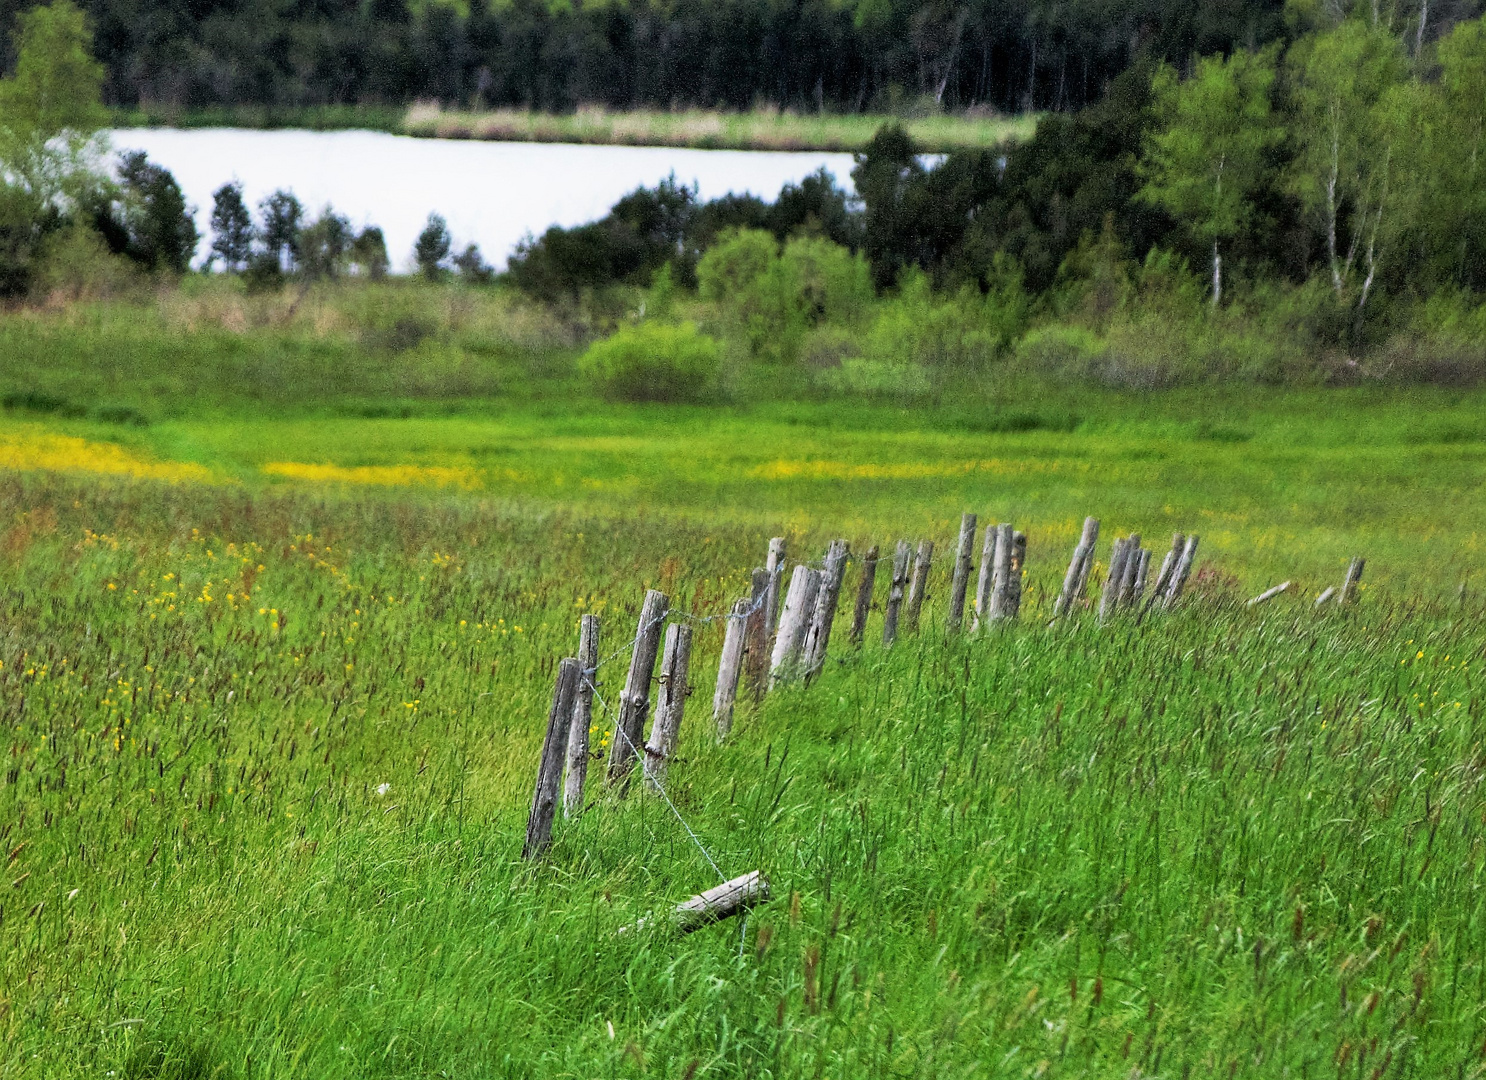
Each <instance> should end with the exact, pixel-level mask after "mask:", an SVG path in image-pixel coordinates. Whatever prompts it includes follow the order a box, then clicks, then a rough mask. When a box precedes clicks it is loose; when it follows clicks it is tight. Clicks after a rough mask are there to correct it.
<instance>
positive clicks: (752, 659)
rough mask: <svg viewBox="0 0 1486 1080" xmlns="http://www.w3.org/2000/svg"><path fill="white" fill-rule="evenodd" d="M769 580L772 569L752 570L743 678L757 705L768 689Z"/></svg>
mask: <svg viewBox="0 0 1486 1080" xmlns="http://www.w3.org/2000/svg"><path fill="white" fill-rule="evenodd" d="M769 580H770V578H769V571H767V570H763V569H758V570H755V571H754V572H753V589H752V592H751V594H750V596H749V604H750V606H749V609H748V619H747V622H746V623H745V624H744V630H743V679H744V685H745V686H746V687H747V692H748V696H749V697H751V698H752V699H753V703H754V704H755V705H757V704H758V703H759V702H760V701H762V700H763V699H764V693H765V691H767V690H768V688H769V639H768V636H767V635H766V634H765V633H764V627H765V626H766V624H767V623H768V616H767V613H766V612H765V611H764V605H765V604H767V603H768V601H769Z"/></svg>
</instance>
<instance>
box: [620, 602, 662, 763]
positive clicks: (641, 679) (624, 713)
mask: <svg viewBox="0 0 1486 1080" xmlns="http://www.w3.org/2000/svg"><path fill="white" fill-rule="evenodd" d="M670 607H671V601H670V599H669V598H668V597H667V596H666V594H665V593H663V592H658V591H656V590H655V589H651V590H650V591H649V592H647V593H646V594H645V605H644V606H643V607H642V608H641V609H640V624H639V626H638V627H637V628H636V630H635V645H634V651H633V652H632V653H631V654H630V659H629V674H628V675H627V676H626V677H625V680H624V692H623V693H621V694H620V695H619V717H618V719H616V720H615V722H614V741H613V742H612V743H610V745H609V783H611V784H617V783H619V782H620V781H621V780H625V779H627V778H628V777H629V773H630V769H631V768H632V767H633V766H634V763H635V758H637V757H639V756H640V738H641V736H642V734H643V733H644V730H645V715H646V714H647V713H648V712H649V711H650V675H651V672H653V671H654V670H655V654H656V652H657V651H659V649H660V635H661V629H660V627H661V623H663V622H665V620H666V612H667V611H669V610H670Z"/></svg>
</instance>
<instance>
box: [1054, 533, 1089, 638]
mask: <svg viewBox="0 0 1486 1080" xmlns="http://www.w3.org/2000/svg"><path fill="white" fill-rule="evenodd" d="M1098 542H1099V519H1098V518H1095V517H1086V518H1084V531H1083V535H1081V536H1080V537H1079V539H1078V545H1077V546H1076V547H1075V548H1074V549H1073V557H1072V558H1071V559H1069V560H1068V573H1066V574H1064V575H1063V591H1062V592H1060V593H1059V594H1058V599H1057V602H1056V603H1055V604H1053V616H1054V618H1056V617H1058V616H1060V615H1066V614H1068V613H1069V612H1070V611H1072V609H1073V605H1074V604H1076V603H1077V602H1078V600H1079V598H1080V597H1081V596H1082V595H1083V586H1084V581H1085V580H1086V579H1087V578H1088V575H1089V571H1088V563H1089V561H1090V560H1091V559H1092V558H1093V555H1094V545H1095V544H1097V543H1098Z"/></svg>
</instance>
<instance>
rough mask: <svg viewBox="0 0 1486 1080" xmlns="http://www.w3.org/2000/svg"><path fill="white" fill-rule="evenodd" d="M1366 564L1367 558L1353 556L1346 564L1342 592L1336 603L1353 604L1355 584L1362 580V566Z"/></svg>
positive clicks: (1355, 599) (1355, 600) (1355, 595)
mask: <svg viewBox="0 0 1486 1080" xmlns="http://www.w3.org/2000/svg"><path fill="white" fill-rule="evenodd" d="M1366 565H1367V560H1366V559H1364V558H1361V557H1360V556H1359V557H1358V558H1355V559H1353V560H1352V561H1351V563H1349V564H1348V565H1347V576H1346V579H1345V580H1344V581H1343V582H1342V594H1341V596H1340V597H1339V598H1338V601H1337V602H1338V603H1342V604H1355V603H1356V602H1357V586H1358V585H1359V584H1360V583H1361V581H1362V568H1363V567H1364V566H1366Z"/></svg>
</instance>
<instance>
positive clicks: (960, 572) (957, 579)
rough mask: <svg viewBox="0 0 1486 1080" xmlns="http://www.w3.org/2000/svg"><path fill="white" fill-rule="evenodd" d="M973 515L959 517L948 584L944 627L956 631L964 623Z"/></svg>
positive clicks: (973, 530)
mask: <svg viewBox="0 0 1486 1080" xmlns="http://www.w3.org/2000/svg"><path fill="white" fill-rule="evenodd" d="M975 521H976V518H975V515H974V514H961V515H960V539H959V542H958V543H957V544H956V545H955V565H954V572H953V574H952V576H951V578H950V583H949V615H948V616H947V617H946V618H945V620H944V625H945V626H946V627H948V628H949V629H950V630H958V629H960V627H961V626H963V625H964V622H965V590H967V589H968V588H969V587H970V565H971V558H972V556H973V555H974V548H975Z"/></svg>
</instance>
